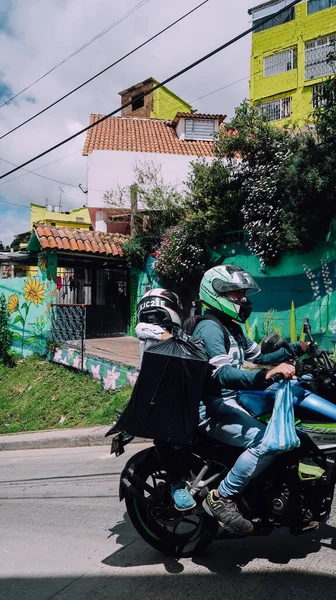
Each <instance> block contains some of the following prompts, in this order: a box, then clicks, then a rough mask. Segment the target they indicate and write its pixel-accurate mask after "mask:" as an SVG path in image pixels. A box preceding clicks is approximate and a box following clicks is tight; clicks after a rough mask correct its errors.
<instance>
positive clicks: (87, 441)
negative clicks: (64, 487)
mask: <svg viewBox="0 0 336 600" xmlns="http://www.w3.org/2000/svg"><path fill="white" fill-rule="evenodd" d="M109 429H110V425H100V426H98V427H87V428H85V429H57V430H56V429H53V430H45V431H33V432H31V433H12V434H8V435H1V436H0V451H1V450H36V449H43V448H74V447H78V446H105V445H106V446H109V445H110V444H111V437H110V436H109V437H108V438H106V437H105V433H106V432H107V431H108V430H109ZM134 441H135V442H143V441H147V440H144V439H143V438H136V439H135V440H134Z"/></svg>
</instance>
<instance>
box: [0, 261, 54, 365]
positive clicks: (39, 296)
mask: <svg viewBox="0 0 336 600" xmlns="http://www.w3.org/2000/svg"><path fill="white" fill-rule="evenodd" d="M56 260H57V259H56V256H55V255H54V254H53V253H49V254H47V253H43V252H42V253H40V254H39V257H38V268H37V275H36V274H34V275H32V274H29V273H36V267H27V272H26V277H23V278H22V277H15V278H8V279H1V280H0V292H1V293H4V294H5V297H6V298H7V306H8V314H9V324H10V328H11V331H12V336H13V349H14V350H15V351H16V352H18V353H20V354H22V355H24V356H26V355H28V354H32V353H38V354H41V355H44V354H46V346H47V340H48V339H49V337H50V308H51V304H52V302H53V300H54V298H55V295H56V283H55V281H56V277H55V275H56Z"/></svg>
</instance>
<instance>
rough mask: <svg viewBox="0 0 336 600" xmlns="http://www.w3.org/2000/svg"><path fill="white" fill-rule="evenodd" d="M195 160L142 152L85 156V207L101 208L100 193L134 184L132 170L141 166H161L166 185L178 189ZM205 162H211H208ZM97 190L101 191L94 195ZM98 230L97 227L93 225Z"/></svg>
mask: <svg viewBox="0 0 336 600" xmlns="http://www.w3.org/2000/svg"><path fill="white" fill-rule="evenodd" d="M197 159H198V157H197V156H184V155H175V154H159V153H154V152H152V153H145V152H114V151H112V150H94V151H93V153H92V154H90V155H89V156H88V188H89V193H88V206H90V207H105V206H106V204H105V202H104V200H103V195H104V190H111V189H117V188H118V186H121V187H125V186H130V185H132V183H134V178H135V174H134V166H135V165H136V164H139V163H141V162H153V163H154V164H156V165H161V174H162V177H163V180H164V181H165V183H167V184H172V185H179V186H182V185H183V182H184V181H186V179H187V177H188V172H189V167H190V163H191V162H192V161H195V160H197ZM207 160H209V161H210V160H211V159H210V158H209V159H207ZM96 190H101V191H96ZM96 228H97V229H98V224H96Z"/></svg>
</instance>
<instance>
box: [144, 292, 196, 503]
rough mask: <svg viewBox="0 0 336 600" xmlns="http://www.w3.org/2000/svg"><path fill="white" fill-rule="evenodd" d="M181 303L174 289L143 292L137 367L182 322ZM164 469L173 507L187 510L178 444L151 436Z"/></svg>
mask: <svg viewBox="0 0 336 600" xmlns="http://www.w3.org/2000/svg"><path fill="white" fill-rule="evenodd" d="M182 312H183V306H182V303H181V300H180V298H179V297H178V295H177V294H175V293H174V292H169V291H168V290H165V289H163V288H154V289H152V290H150V291H149V292H146V293H145V294H144V296H143V297H142V298H141V300H140V302H139V304H138V320H139V323H138V324H137V326H136V328H135V333H136V336H137V338H138V339H139V340H140V367H141V363H142V358H143V353H144V351H145V350H146V349H147V348H149V346H151V345H152V344H154V343H155V342H158V341H163V340H168V339H169V338H171V337H172V334H171V331H172V328H173V327H174V326H177V327H181V326H182ZM154 443H155V446H156V448H157V449H158V451H159V453H160V455H161V457H162V459H163V464H164V467H165V469H166V470H167V473H168V475H169V476H170V479H171V494H172V498H173V500H174V506H175V508H176V509H177V510H180V511H184V510H190V509H191V508H194V506H196V502H195V500H194V498H193V497H192V495H191V494H190V492H189V490H188V488H187V485H186V479H185V470H186V469H185V467H184V460H183V459H184V453H185V449H184V448H182V447H180V446H172V445H171V444H170V443H168V442H162V441H158V440H154Z"/></svg>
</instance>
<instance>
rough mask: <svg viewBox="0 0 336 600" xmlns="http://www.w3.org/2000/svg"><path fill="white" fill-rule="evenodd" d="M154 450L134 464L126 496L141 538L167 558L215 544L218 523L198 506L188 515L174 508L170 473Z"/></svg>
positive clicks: (133, 522) (129, 511)
mask: <svg viewBox="0 0 336 600" xmlns="http://www.w3.org/2000/svg"><path fill="white" fill-rule="evenodd" d="M151 450H153V451H152V452H150V453H149V454H148V460H147V459H146V460H143V461H142V462H141V463H140V464H138V465H135V468H134V471H133V477H132V478H133V481H131V484H132V485H131V486H129V487H128V489H127V492H126V495H125V502H126V508H127V513H128V516H129V518H130V520H131V522H132V524H133V526H134V527H135V529H136V530H137V532H138V533H139V535H140V536H141V537H142V538H143V539H144V540H145V541H146V542H147V543H148V544H149V545H150V546H152V547H153V548H155V549H156V550H159V551H160V552H162V553H163V554H165V555H166V556H175V557H187V556H193V555H195V554H197V553H199V552H200V551H201V550H204V549H205V548H206V547H207V546H208V545H209V544H210V543H211V542H212V540H213V539H214V537H215V536H216V533H217V530H218V523H217V521H216V520H215V519H213V518H211V517H210V516H209V515H207V514H206V513H205V512H204V511H203V510H202V509H201V508H198V506H197V507H196V508H195V509H193V510H191V511H185V512H180V511H177V510H176V509H175V508H174V506H173V500H172V497H171V494H170V486H169V484H168V483H167V473H166V472H165V471H164V469H163V468H162V466H161V461H160V458H159V456H158V454H157V452H156V451H155V450H154V448H153V449H151ZM135 482H136V483H135ZM143 484H144V486H145V487H143ZM134 485H136V490H137V491H136V493H134V491H132V490H134V487H133V486H134Z"/></svg>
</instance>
